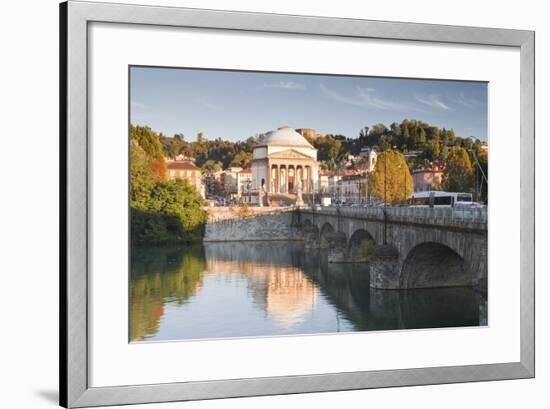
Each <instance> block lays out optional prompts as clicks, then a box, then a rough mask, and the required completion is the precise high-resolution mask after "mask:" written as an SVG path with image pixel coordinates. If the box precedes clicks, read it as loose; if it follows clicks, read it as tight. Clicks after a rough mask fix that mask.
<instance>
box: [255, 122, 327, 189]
mask: <svg viewBox="0 0 550 409" xmlns="http://www.w3.org/2000/svg"><path fill="white" fill-rule="evenodd" d="M318 173H319V171H318V162H317V149H315V148H314V147H313V146H312V145H311V144H310V143H309V142H308V141H307V140H306V139H305V138H304V137H303V136H302V135H300V134H299V133H298V132H296V131H295V130H294V129H292V128H289V127H281V128H279V129H277V130H276V131H271V132H268V133H267V135H266V137H265V139H264V140H263V141H262V142H260V143H259V144H258V145H257V146H256V147H255V148H254V156H253V160H252V189H253V191H256V192H258V191H260V190H261V189H262V187H263V189H264V190H265V192H269V193H296V191H297V187H298V185H301V188H302V192H304V193H305V192H310V191H312V190H313V188H314V187H316V186H317V179H318Z"/></svg>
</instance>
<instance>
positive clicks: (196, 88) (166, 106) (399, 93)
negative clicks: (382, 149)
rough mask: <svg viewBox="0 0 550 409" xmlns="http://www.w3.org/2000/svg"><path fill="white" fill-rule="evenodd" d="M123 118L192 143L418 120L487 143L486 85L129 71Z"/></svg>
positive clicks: (350, 131)
mask: <svg viewBox="0 0 550 409" xmlns="http://www.w3.org/2000/svg"><path fill="white" fill-rule="evenodd" d="M130 88H131V90H130V120H131V123H132V124H135V125H148V126H150V127H151V128H152V129H153V130H155V131H157V132H162V133H163V134H165V135H168V136H172V135H174V134H175V133H183V134H184V135H185V139H186V140H187V141H194V140H195V139H196V135H197V133H198V132H203V133H204V134H205V135H206V137H207V138H208V139H215V138H218V137H221V138H222V139H227V140H232V141H237V140H243V139H246V138H247V137H249V136H253V135H256V134H258V133H261V132H267V131H269V130H272V129H276V128H278V127H280V126H283V125H288V126H290V127H293V128H314V129H316V130H317V131H318V132H320V133H322V134H327V133H332V134H342V135H345V136H347V137H352V138H356V137H357V136H358V134H359V130H360V129H361V128H362V127H364V126H369V127H370V126H372V125H374V124H376V123H383V124H385V125H386V126H389V125H390V124H391V123H392V122H398V123H399V122H401V121H402V120H403V119H405V118H407V119H419V120H422V121H424V122H427V123H429V124H431V125H435V126H438V127H441V128H443V127H444V128H447V129H451V128H452V129H454V130H455V132H456V134H457V135H459V136H463V137H466V136H474V137H476V138H479V139H481V140H487V84H486V83H482V82H464V81H440V80H438V81H434V80H413V79H397V78H375V77H351V76H331V75H311V74H279V73H263V72H244V71H215V70H192V69H180V68H151V67H132V68H131V83H130Z"/></svg>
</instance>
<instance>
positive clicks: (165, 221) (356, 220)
mask: <svg viewBox="0 0 550 409" xmlns="http://www.w3.org/2000/svg"><path fill="white" fill-rule="evenodd" d="M128 109H129V122H130V123H129V157H130V161H129V162H130V163H129V174H130V177H129V189H130V191H129V208H130V212H129V229H130V235H129V237H130V238H129V240H130V243H129V248H130V272H129V303H130V305H129V340H130V342H140V341H174V340H193V339H215V338H233V337H258V336H283V335H307V334H335V333H350V332H357V331H380V330H384V331H387V330H403V329H407V330H412V329H421V328H423V329H425V328H444V327H480V326H487V325H488V318H487V317H488V297H487V282H488V274H487V249H488V247H487V203H488V191H489V190H488V156H489V145H488V84H487V83H486V82H475V81H457V80H449V81H447V80H439V79H438V80H431V79H407V78H387V77H366V76H347V75H327V74H315V73H278V72H255V71H235V70H213V69H197V68H179V67H150V66H130V67H129V100H128Z"/></svg>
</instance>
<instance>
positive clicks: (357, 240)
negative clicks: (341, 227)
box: [348, 229, 376, 261]
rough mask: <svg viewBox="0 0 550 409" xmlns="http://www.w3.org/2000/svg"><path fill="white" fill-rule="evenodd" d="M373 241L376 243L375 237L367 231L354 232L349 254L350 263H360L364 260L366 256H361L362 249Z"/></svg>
mask: <svg viewBox="0 0 550 409" xmlns="http://www.w3.org/2000/svg"><path fill="white" fill-rule="evenodd" d="M367 241H372V242H374V243H376V240H375V239H374V237H373V236H372V235H371V234H370V233H369V232H368V230H365V229H358V230H355V231H354V232H353V234H352V235H351V237H350V239H349V244H348V254H349V257H350V261H360V260H362V259H364V258H365V257H364V255H362V254H361V248H362V247H363V246H364V244H365V242H367Z"/></svg>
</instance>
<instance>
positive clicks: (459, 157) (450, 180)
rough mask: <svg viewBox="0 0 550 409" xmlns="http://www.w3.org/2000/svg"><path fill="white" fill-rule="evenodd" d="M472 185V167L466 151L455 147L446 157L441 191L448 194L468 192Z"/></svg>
mask: <svg viewBox="0 0 550 409" xmlns="http://www.w3.org/2000/svg"><path fill="white" fill-rule="evenodd" d="M472 185H473V167H472V162H471V161H470V156H469V155H468V152H467V151H466V149H464V148H462V147H458V146H455V147H453V148H452V149H451V152H450V153H449V155H448V156H447V164H446V166H445V171H444V172H443V189H445V190H447V191H449V192H470V191H471V189H472Z"/></svg>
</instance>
